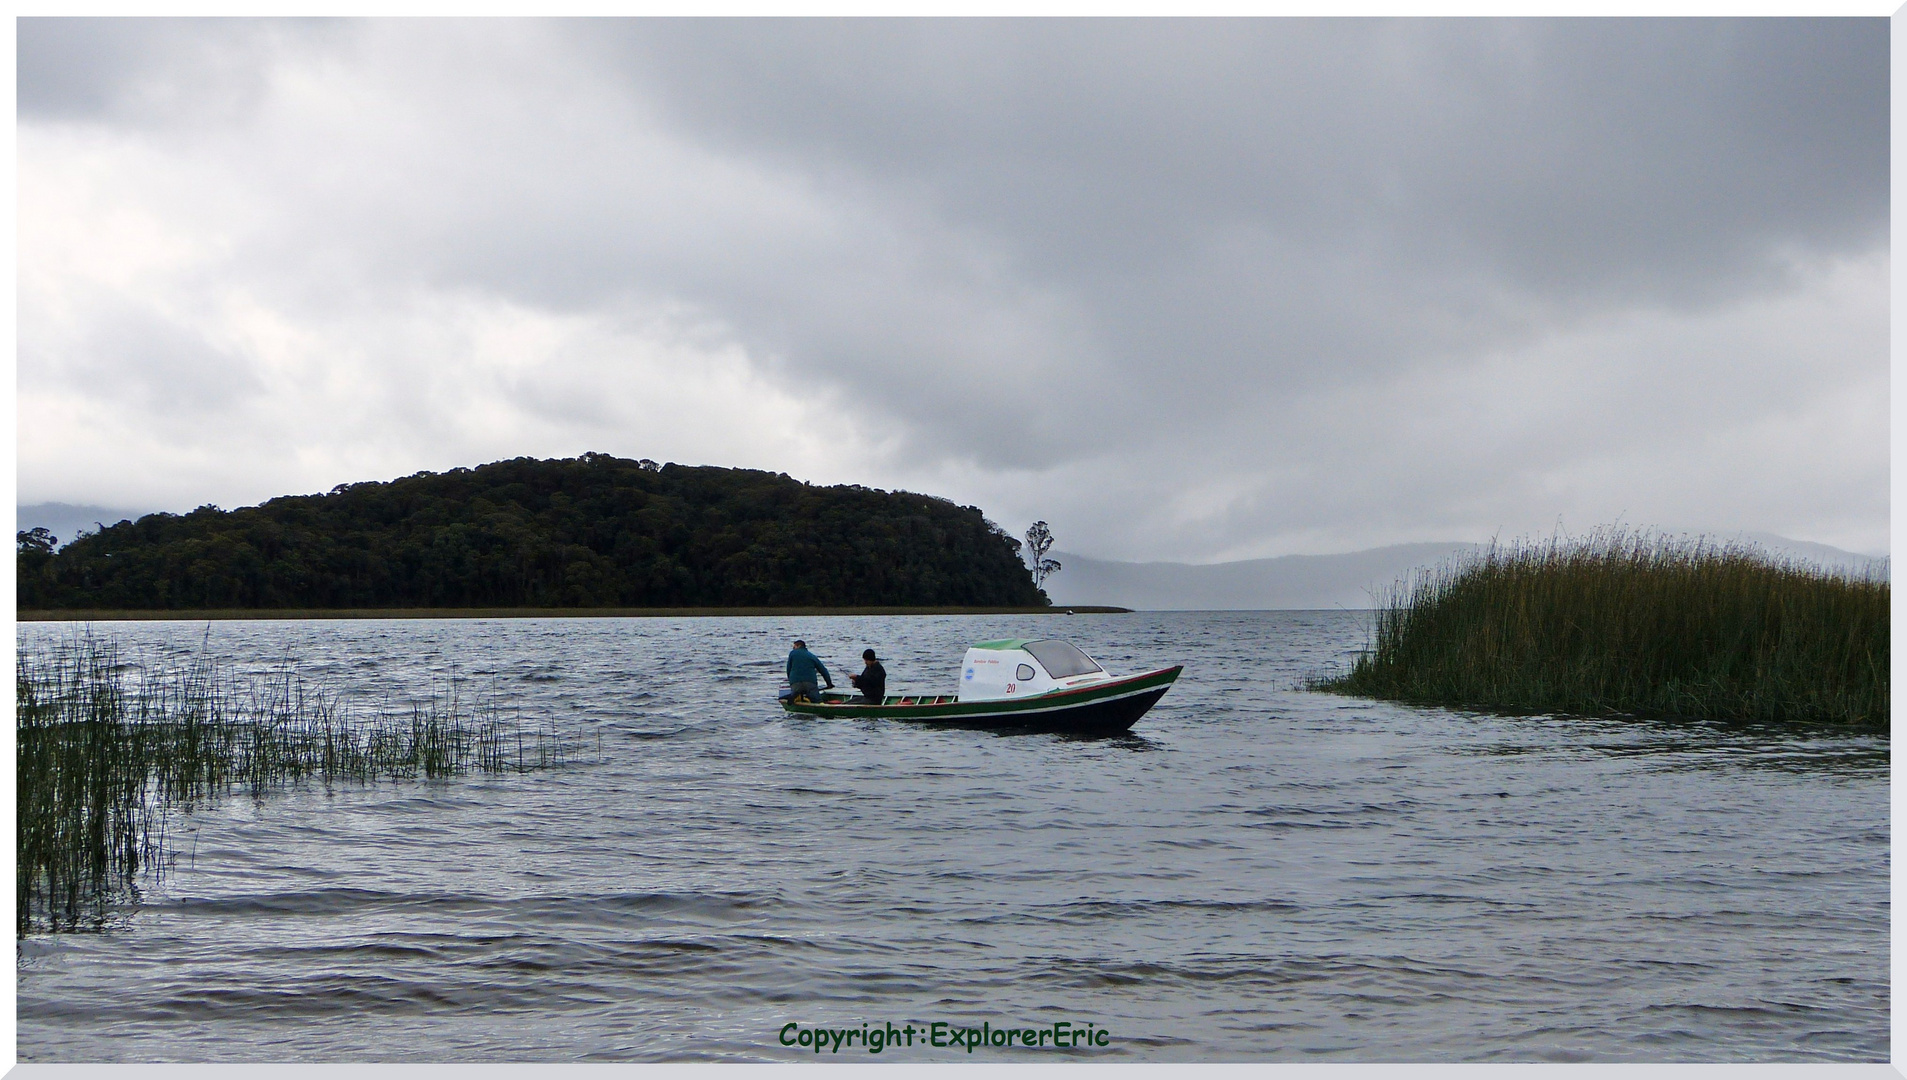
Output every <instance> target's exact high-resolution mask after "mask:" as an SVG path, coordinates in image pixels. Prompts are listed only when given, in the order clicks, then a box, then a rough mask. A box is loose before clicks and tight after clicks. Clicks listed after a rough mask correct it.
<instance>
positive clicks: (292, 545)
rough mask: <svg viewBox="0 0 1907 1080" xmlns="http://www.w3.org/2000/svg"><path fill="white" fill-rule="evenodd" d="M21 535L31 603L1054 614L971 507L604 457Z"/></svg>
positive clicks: (532, 462)
mask: <svg viewBox="0 0 1907 1080" xmlns="http://www.w3.org/2000/svg"><path fill="white" fill-rule="evenodd" d="M15 539H16V542H17V547H16V554H15V563H14V570H15V580H16V581H17V583H18V586H19V589H18V593H19V595H18V597H17V600H16V606H17V607H19V608H21V609H25V610H29V611H43V610H53V609H60V610H77V609H89V610H94V611H99V610H118V611H151V610H166V611H175V610H192V611H205V610H222V609H231V608H257V609H265V610H286V609H296V610H318V609H346V610H363V609H376V610H384V609H393V608H402V609H417V608H488V609H501V608H545V609H547V608H624V609H640V608H764V607H775V608H812V607H834V606H841V605H849V606H874V607H907V608H920V607H927V608H940V607H984V608H1013V609H1019V608H1039V607H1046V606H1049V601H1048V598H1047V596H1046V594H1045V593H1044V592H1042V591H1041V590H1040V588H1039V587H1038V586H1037V585H1035V584H1034V581H1033V575H1032V572H1031V571H1029V569H1028V567H1027V565H1026V563H1025V561H1024V560H1023V558H1022V557H1021V545H1020V542H1019V541H1018V540H1016V539H1014V538H1013V537H1012V536H1010V535H1008V534H1007V532H1006V531H1005V530H1003V529H1001V528H1000V527H999V526H998V525H996V524H994V523H993V522H991V521H988V520H987V519H986V516H985V515H984V514H982V513H981V511H980V509H979V507H975V506H957V505H955V504H954V503H952V502H950V501H948V500H946V499H941V498H936V497H934V496H931V495H919V494H914V493H911V492H905V491H877V490H874V489H870V488H865V487H860V486H858V485H835V486H832V487H818V486H816V485H813V484H808V483H804V482H802V481H800V480H796V479H794V478H793V477H790V476H788V475H786V474H785V473H770V472H762V471H760V470H755V469H724V468H716V467H713V466H709V467H690V466H685V465H677V464H674V463H673V462H671V463H668V464H662V465H658V464H656V463H655V462H653V461H649V460H647V459H642V460H637V461H630V460H627V459H624V458H617V457H611V456H609V455H607V454H584V455H583V456H581V457H577V458H565V459H559V460H547V461H546V460H538V459H535V458H515V459H512V460H510V461H497V462H492V463H490V464H488V465H480V466H478V467H476V468H474V469H464V468H458V469H451V470H449V471H448V472H443V473H431V472H420V473H416V474H414V475H412V476H406V477H402V478H400V479H397V480H392V481H389V482H375V481H367V482H364V483H358V484H340V485H338V486H337V487H336V488H333V489H332V490H331V491H330V492H328V493H325V494H322V495H286V496H282V497H279V498H276V499H272V500H269V501H267V502H265V503H262V504H260V505H258V506H248V507H241V508H240V509H237V510H230V511H227V510H221V509H219V508H218V507H216V506H202V507H200V508H198V509H197V510H194V511H192V512H191V513H189V514H147V515H145V516H144V517H141V518H140V519H139V520H137V521H121V522H119V523H117V524H113V525H103V526H102V527H101V528H100V530H99V531H98V532H92V533H84V534H81V535H80V536H78V537H76V538H70V542H69V543H66V544H65V545H64V546H61V544H60V543H59V540H60V538H59V537H57V536H54V535H52V534H51V533H48V532H46V530H44V529H41V530H29V531H27V532H22V533H19V534H17V536H16V538H15Z"/></svg>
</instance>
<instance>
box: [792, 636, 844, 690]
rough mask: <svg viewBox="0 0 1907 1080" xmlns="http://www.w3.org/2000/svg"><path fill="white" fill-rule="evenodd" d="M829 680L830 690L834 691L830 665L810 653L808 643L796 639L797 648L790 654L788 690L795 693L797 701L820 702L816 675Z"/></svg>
mask: <svg viewBox="0 0 1907 1080" xmlns="http://www.w3.org/2000/svg"><path fill="white" fill-rule="evenodd" d="M817 673H819V675H820V676H821V678H823V679H825V680H827V683H828V689H830V690H832V689H834V676H832V675H830V674H828V665H826V664H824V663H822V662H821V658H820V657H818V656H816V655H815V654H813V653H811V652H809V651H808V643H807V642H805V641H803V640H801V639H800V638H796V639H795V647H794V648H793V649H792V650H790V651H789V653H788V689H790V690H792V691H794V700H796V701H819V700H820V699H821V690H820V688H819V687H817V686H816V685H815V675H816V674H817Z"/></svg>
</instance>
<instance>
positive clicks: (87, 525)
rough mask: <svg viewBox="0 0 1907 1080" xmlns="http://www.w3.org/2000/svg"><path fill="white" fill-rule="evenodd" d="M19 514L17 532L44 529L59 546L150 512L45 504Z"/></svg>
mask: <svg viewBox="0 0 1907 1080" xmlns="http://www.w3.org/2000/svg"><path fill="white" fill-rule="evenodd" d="M18 513H19V517H18V518H17V520H18V522H19V525H18V529H19V531H20V532H26V531H28V530H30V529H35V528H39V529H45V530H46V531H48V532H50V533H52V534H53V535H54V536H57V537H59V538H60V543H61V544H68V543H71V542H72V540H73V538H74V537H75V536H78V535H79V534H80V533H81V532H98V531H99V530H100V529H102V528H104V527H105V526H107V525H117V524H119V523H120V522H121V521H137V520H138V519H139V516H140V515H141V514H148V513H151V511H149V510H115V509H113V508H112V507H110V506H88V505H83V504H79V503H62V502H44V503H32V504H31V505H27V506H22V507H20V508H19V511H18Z"/></svg>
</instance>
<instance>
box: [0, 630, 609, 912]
mask: <svg viewBox="0 0 1907 1080" xmlns="http://www.w3.org/2000/svg"><path fill="white" fill-rule="evenodd" d="M15 700H16V706H17V720H16V724H17V727H16V732H17V752H18V783H19V790H18V805H17V809H18V817H17V825H16V828H17V840H18V862H17V867H16V874H17V884H18V892H17V894H16V895H17V900H16V926H17V932H19V933H26V932H29V931H31V930H34V929H45V930H53V931H63V930H73V929H83V928H87V927H89V926H98V925H102V923H103V921H104V920H105V918H106V916H107V914H108V913H109V912H110V911H111V910H113V909H114V908H115V907H116V906H117V905H118V904H120V903H122V902H123V901H125V900H126V899H128V898H130V897H133V896H136V894H137V882H138V878H139V875H140V873H141V871H152V872H157V871H158V870H160V869H161V868H162V867H163V865H164V855H165V830H166V824H167V822H168V820H169V819H170V817H171V814H172V811H175V810H179V809H186V808H189V807H191V806H192V805H193V804H195V803H197V802H199V801H202V800H207V799H212V798H216V797H220V796H224V795H228V794H232V793H236V792H245V793H249V794H251V795H252V796H253V797H255V798H259V797H263V796H265V795H266V794H267V793H269V792H270V791H272V790H275V789H278V788H282V787H284V786H286V785H290V784H298V783H304V782H312V781H315V782H320V783H324V784H327V785H328V784H333V783H372V782H376V781H379V780H402V779H412V778H420V777H421V778H432V779H434V778H439V777H451V776H457V775H462V774H465V773H469V772H472V771H475V772H480V773H509V772H529V771H532V770H536V769H544V768H549V767H552V766H556V765H560V764H562V763H563V761H564V759H565V756H566V755H567V754H568V753H569V752H570V751H571V750H572V749H573V745H572V740H571V739H569V738H567V737H565V736H563V735H562V734H561V733H559V732H558V731H557V730H556V729H555V728H554V726H552V725H541V724H539V725H536V726H529V725H526V724H524V723H523V722H522V721H521V720H520V719H518V718H514V717H511V718H506V717H505V716H504V715H503V713H502V710H501V709H500V708H499V706H498V703H497V701H496V699H495V697H494V696H491V697H489V698H481V697H478V698H473V697H472V696H471V695H469V694H468V693H466V691H465V688H464V687H463V686H462V685H461V684H458V683H451V684H448V685H447V686H445V687H442V688H440V689H438V690H437V691H435V692H433V694H432V695H431V697H430V698H429V700H427V701H424V702H419V703H415V704H412V705H411V706H409V707H408V708H406V709H398V710H393V709H389V708H376V709H364V708H353V707H350V706H349V705H347V704H346V703H345V702H343V701H342V700H341V698H340V697H339V695H337V694H335V693H331V692H328V691H326V690H324V689H323V688H322V687H317V686H314V685H312V684H311V683H309V682H308V681H307V680H305V679H304V678H302V677H301V676H300V675H299V674H298V673H297V671H296V670H295V669H294V668H293V667H292V666H291V665H290V664H288V663H287V664H284V665H280V666H279V667H278V668H277V669H275V670H273V671H272V672H271V673H270V674H269V675H267V676H265V677H263V678H257V679H245V678H240V677H238V676H235V675H232V674H230V673H227V672H223V671H221V670H219V669H218V667H217V666H216V665H215V664H213V663H212V662H211V661H210V660H207V659H203V658H201V659H199V660H196V661H193V662H191V663H189V664H185V665H182V666H178V667H174V668H170V669H162V670H157V671H153V670H143V669H139V668H136V667H135V666H133V665H129V664H126V663H124V662H123V661H122V658H121V655H120V650H119V648H118V646H117V645H116V644H114V643H113V642H110V641H100V640H98V639H95V638H92V637H84V638H80V639H77V640H74V641H70V642H67V643H64V644H61V645H58V646H55V647H51V648H46V649H40V650H32V651H29V650H25V649H22V650H21V651H20V653H19V663H18V674H17V682H16V698H15Z"/></svg>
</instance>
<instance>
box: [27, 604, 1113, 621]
mask: <svg viewBox="0 0 1907 1080" xmlns="http://www.w3.org/2000/svg"><path fill="white" fill-rule="evenodd" d="M1131 612H1132V609H1131V608H1122V607H1109V606H1104V605H1081V604H1072V605H1059V606H1054V607H700V608H573V607H549V608H541V607H488V608H201V609H191V608H179V609H170V608H155V609H143V610H141V609H111V608H74V609H71V610H60V609H52V610H48V609H38V610H23V611H20V612H18V613H17V614H16V616H15V618H16V619H17V621H19V622H207V621H211V622H220V621H225V620H238V619H267V620H269V619H668V618H676V619H706V618H733V617H741V616H764V615H788V616H811V615H1126V614H1130V613H1131Z"/></svg>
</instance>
